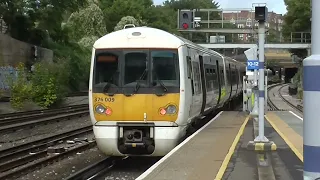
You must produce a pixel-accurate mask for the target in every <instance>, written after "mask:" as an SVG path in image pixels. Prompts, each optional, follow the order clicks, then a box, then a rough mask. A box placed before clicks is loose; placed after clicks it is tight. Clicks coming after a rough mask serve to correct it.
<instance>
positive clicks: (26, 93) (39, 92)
mask: <svg viewBox="0 0 320 180" xmlns="http://www.w3.org/2000/svg"><path fill="white" fill-rule="evenodd" d="M65 64H66V62H64V61H63V60H59V61H58V63H48V62H40V63H36V64H34V66H35V68H34V71H33V72H32V73H27V71H26V70H25V66H24V64H22V63H20V64H19V66H18V68H17V70H18V77H17V78H16V79H15V80H14V79H13V78H12V77H11V78H10V84H9V85H10V89H11V99H10V102H11V105H12V107H13V108H16V109H22V108H23V105H24V103H25V102H27V101H33V102H34V103H36V104H37V105H38V106H40V107H44V108H48V107H51V106H54V105H59V104H60V103H61V102H63V100H64V97H65V96H66V94H67V86H68V79H69V71H68V66H67V65H65ZM27 79H29V81H28V80H27Z"/></svg>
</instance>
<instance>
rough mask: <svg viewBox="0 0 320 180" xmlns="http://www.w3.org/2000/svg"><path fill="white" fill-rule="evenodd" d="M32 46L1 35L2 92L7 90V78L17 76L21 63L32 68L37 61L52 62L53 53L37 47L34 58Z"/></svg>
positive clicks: (0, 86) (0, 78)
mask: <svg viewBox="0 0 320 180" xmlns="http://www.w3.org/2000/svg"><path fill="white" fill-rule="evenodd" d="M33 47H34V46H33V45H32V44H28V43H25V42H22V41H19V40H16V39H14V38H11V37H10V36H8V35H5V34H2V33H0V90H7V89H8V85H7V82H6V79H7V76H8V75H11V76H16V74H17V72H16V69H15V68H16V67H17V65H18V64H19V63H20V62H23V63H24V64H26V65H29V66H31V65H32V64H34V63H35V62H36V61H48V62H52V58H53V51H52V50H50V49H46V48H41V47H37V48H36V49H37V57H36V58H35V57H34V56H33V53H32V52H33V50H32V48H33Z"/></svg>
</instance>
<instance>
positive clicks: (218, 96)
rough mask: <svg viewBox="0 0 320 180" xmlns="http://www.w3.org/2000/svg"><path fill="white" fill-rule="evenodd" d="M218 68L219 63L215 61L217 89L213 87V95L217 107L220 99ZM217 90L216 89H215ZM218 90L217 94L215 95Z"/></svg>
mask: <svg viewBox="0 0 320 180" xmlns="http://www.w3.org/2000/svg"><path fill="white" fill-rule="evenodd" d="M219 72H220V68H219V61H218V60H216V82H217V83H216V84H217V87H214V92H215V93H214V94H215V96H216V99H217V105H219V103H220V99H221V78H220V76H221V75H220V73H219ZM217 88H218V89H217ZM217 90H218V93H216V92H217Z"/></svg>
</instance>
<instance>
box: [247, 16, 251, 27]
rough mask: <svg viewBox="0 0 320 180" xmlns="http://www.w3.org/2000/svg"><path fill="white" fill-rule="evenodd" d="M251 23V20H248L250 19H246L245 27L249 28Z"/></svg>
mask: <svg viewBox="0 0 320 180" xmlns="http://www.w3.org/2000/svg"><path fill="white" fill-rule="evenodd" d="M251 23H252V21H251V19H250V18H249V19H247V22H246V25H247V26H249V27H251Z"/></svg>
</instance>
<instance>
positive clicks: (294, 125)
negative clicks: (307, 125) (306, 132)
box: [265, 111, 303, 162]
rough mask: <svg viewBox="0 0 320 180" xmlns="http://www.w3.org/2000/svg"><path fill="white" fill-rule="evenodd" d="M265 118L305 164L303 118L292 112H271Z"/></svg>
mask: <svg viewBox="0 0 320 180" xmlns="http://www.w3.org/2000/svg"><path fill="white" fill-rule="evenodd" d="M265 117H266V119H267V121H268V122H269V123H270V124H271V126H272V127H273V128H274V129H275V131H276V132H277V133H278V134H279V135H280V136H281V138H282V139H283V140H284V141H285V142H286V143H287V145H288V146H289V147H290V148H291V150H292V151H293V152H294V153H295V154H296V156H297V157H298V158H299V159H300V160H301V161H302V162H303V118H302V117H300V116H299V115H297V114H295V113H294V112H292V111H269V112H267V113H266V116H265Z"/></svg>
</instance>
